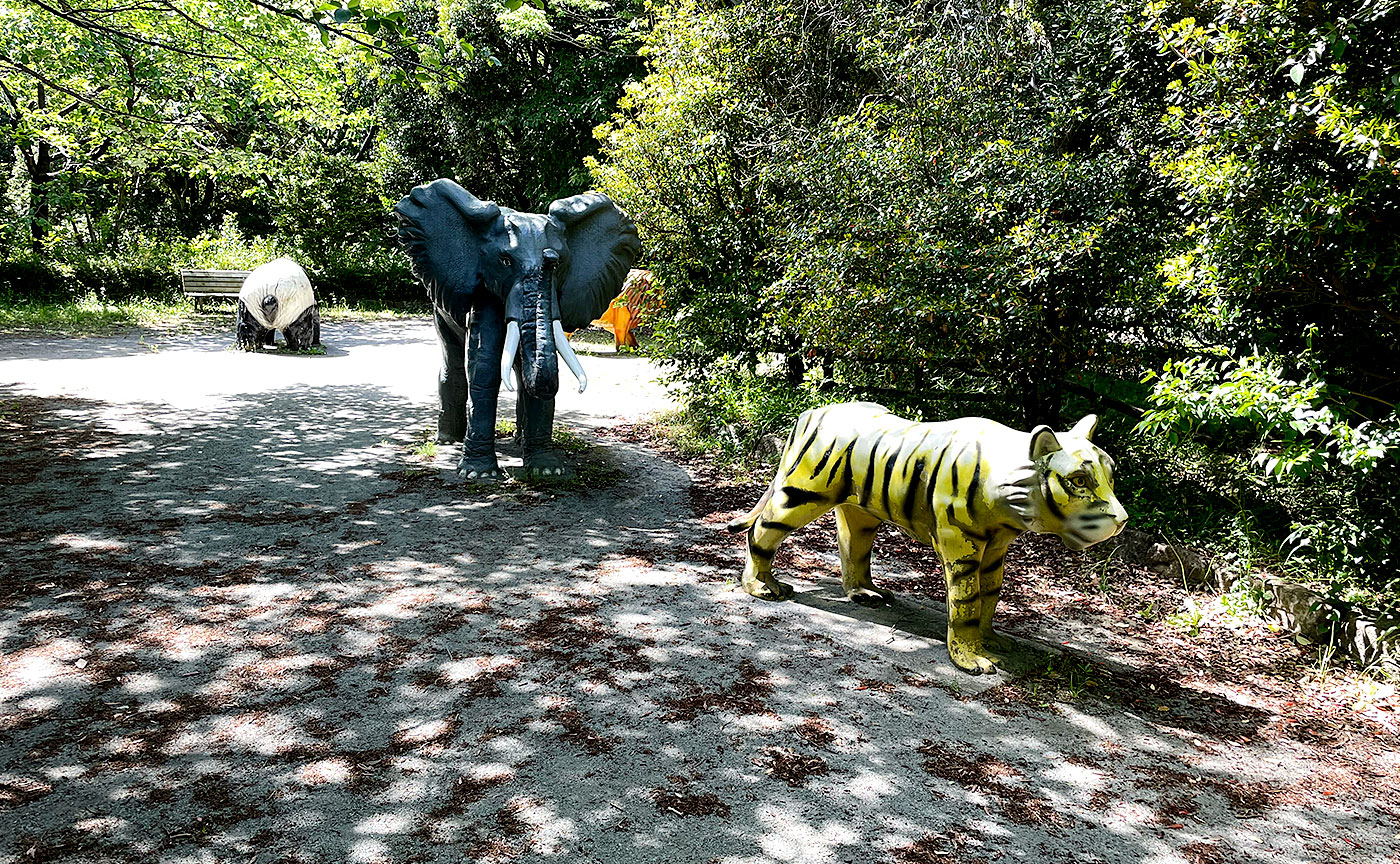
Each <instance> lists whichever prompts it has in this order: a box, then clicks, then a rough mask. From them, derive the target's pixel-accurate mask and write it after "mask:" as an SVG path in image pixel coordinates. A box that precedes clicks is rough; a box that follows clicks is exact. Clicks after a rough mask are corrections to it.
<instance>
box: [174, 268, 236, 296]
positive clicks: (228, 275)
mask: <svg viewBox="0 0 1400 864" xmlns="http://www.w3.org/2000/svg"><path fill="white" fill-rule="evenodd" d="M250 272H252V271H250V270H181V271H180V287H181V288H182V289H183V290H184V292H185V293H186V294H190V295H195V294H237V293H238V292H239V291H241V290H243V280H244V279H247V278H248V274H249V273H250Z"/></svg>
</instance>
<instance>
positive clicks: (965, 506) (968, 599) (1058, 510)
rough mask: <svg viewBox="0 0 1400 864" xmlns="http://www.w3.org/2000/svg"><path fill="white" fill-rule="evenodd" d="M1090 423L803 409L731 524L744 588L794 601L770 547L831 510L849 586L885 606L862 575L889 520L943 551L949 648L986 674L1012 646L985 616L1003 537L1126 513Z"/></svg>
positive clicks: (1080, 544) (863, 407)
mask: <svg viewBox="0 0 1400 864" xmlns="http://www.w3.org/2000/svg"><path fill="white" fill-rule="evenodd" d="M1097 424H1098V418H1097V417H1096V416H1095V415H1093V414H1090V415H1088V416H1087V417H1085V418H1084V419H1082V420H1080V421H1079V422H1078V423H1076V424H1075V426H1074V428H1073V429H1071V430H1070V431H1069V432H1068V433H1066V434H1064V435H1061V436H1057V435H1056V434H1055V433H1054V432H1052V431H1050V428H1049V427H1048V426H1037V427H1035V428H1034V429H1033V430H1031V431H1030V432H1029V433H1026V432H1018V431H1016V430H1015V429H1011V428H1009V427H1006V426H1003V425H1002V424H1000V423H996V422H994V421H991V420H984V419H982V418H980V417H966V418H963V419H961V420H950V421H947V422H942V423H915V422H913V421H910V420H904V419H902V418H900V417H896V416H895V415H893V414H891V413H890V412H889V410H888V409H887V408H885V407H884V406H883V405H876V404H874V403H871V402H848V403H842V404H837V405H829V406H826V407H824V408H814V409H812V410H810V411H806V412H804V413H803V414H802V416H800V417H798V418H797V423H796V424H795V425H794V426H793V429H792V433H791V434H790V435H789V436H788V439H787V444H786V446H785V447H784V448H783V454H782V457H781V458H780V459H779V462H778V470H777V473H776V474H774V476H773V482H772V483H771V484H769V486H768V490H767V491H766V492H764V493H763V497H762V498H761V499H760V500H759V502H758V504H756V505H755V506H754V508H753V510H751V511H749V512H748V513H746V514H745V515H743V516H740V517H739V518H737V519H735V520H733V521H732V522H730V523H729V526H728V527H729V530H730V531H733V532H736V533H737V532H739V531H744V530H747V532H748V562H747V563H746V564H745V565H744V576H743V585H744V590H745V591H747V592H748V593H750V594H752V595H753V596H755V597H762V598H765V599H770V600H786V599H787V598H789V597H791V596H792V586H791V585H787V584H785V583H783V582H779V581H778V580H777V579H775V578H773V553H774V552H775V551H776V550H777V548H778V544H780V543H782V541H783V538H785V537H787V535H789V534H791V533H792V532H793V531H796V530H797V529H798V528H801V527H802V526H803V525H806V524H807V523H808V522H811V521H812V520H813V519H816V518H817V517H818V516H821V515H822V514H823V513H826V512H827V511H828V510H831V509H833V508H834V509H835V510H836V539H837V545H838V547H839V549H840V552H841V584H842V586H843V587H844V588H845V589H846V596H847V597H849V598H851V600H853V601H855V602H856V603H860V604H861V605H866V606H875V605H879V604H881V603H883V602H884V601H885V600H886V599H888V598H889V596H890V593H889V592H888V591H884V590H881V589H879V588H876V587H875V584H874V583H873V582H872V581H871V579H870V547H871V544H872V543H873V542H874V539H875V532H876V530H877V529H878V528H879V527H880V525H881V524H882V523H885V522H892V523H894V525H895V526H896V527H898V528H899V529H900V530H901V531H903V532H904V533H905V534H906V535H908V536H909V537H912V538H913V539H914V540H917V541H918V542H920V543H924V544H926V545H929V546H932V547H933V548H934V549H935V550H936V551H937V552H938V555H939V557H940V558H941V559H942V560H943V576H944V579H945V581H946V582H947V586H948V655H949V657H951V658H952V660H953V663H954V664H955V665H957V667H958V668H959V669H962V670H964V671H966V672H970V673H972V674H974V675H977V674H981V673H983V672H991V671H993V670H995V669H996V667H997V665H998V664H999V663H1000V662H1002V654H1003V653H1004V652H1005V651H1006V650H1007V649H1008V648H1009V647H1010V646H1009V644H1008V643H1007V642H1006V641H1005V640H1004V639H1002V637H1000V636H999V635H997V634H996V633H994V632H993V631H992V612H993V610H995V609H996V605H997V599H998V597H999V595H1000V593H1001V581H1002V562H1003V561H1004V560H1005V557H1006V549H1007V546H1009V545H1010V544H1011V541H1012V540H1014V539H1016V538H1017V537H1018V536H1020V535H1021V534H1022V533H1024V532H1026V531H1035V532H1039V533H1044V534H1056V535H1058V536H1059V537H1060V539H1061V540H1063V541H1064V544H1065V545H1066V546H1068V547H1069V548H1071V549H1074V550H1079V549H1084V548H1087V547H1088V546H1091V545H1093V544H1095V543H1098V542H1099V541H1101V540H1107V539H1108V538H1109V537H1112V536H1114V535H1115V534H1117V533H1118V532H1119V531H1122V530H1123V525H1124V524H1125V523H1126V522H1127V519H1128V514H1127V512H1126V511H1125V510H1124V509H1123V505H1122V504H1120V503H1119V502H1118V498H1117V497H1116V496H1115V495H1114V494H1113V460H1112V459H1111V458H1110V457H1109V455H1108V454H1107V453H1105V452H1104V451H1103V450H1100V449H1099V448H1098V447H1096V446H1095V445H1094V444H1092V443H1091V442H1090V441H1089V438H1090V437H1091V436H1092V435H1093V434H1094V427H1095V426H1096V425H1097Z"/></svg>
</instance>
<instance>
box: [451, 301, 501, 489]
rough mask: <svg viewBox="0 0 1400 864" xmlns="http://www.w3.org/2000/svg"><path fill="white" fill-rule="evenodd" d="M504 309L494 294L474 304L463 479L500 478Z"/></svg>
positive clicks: (469, 339) (469, 341)
mask: <svg viewBox="0 0 1400 864" xmlns="http://www.w3.org/2000/svg"><path fill="white" fill-rule="evenodd" d="M505 328H506V320H505V310H504V309H503V308H502V307H501V304H500V303H499V302H498V301H495V299H494V298H483V299H481V300H478V302H477V303H476V304H475V305H474V306H473V308H472V316H471V324H470V326H469V327H468V330H467V357H466V362H467V411H466V419H467V424H466V426H467V428H466V438H465V439H464V440H463V441H462V461H461V462H460V463H458V465H457V474H458V476H460V477H461V478H462V479H464V480H499V479H500V478H501V477H502V476H504V475H502V474H501V466H500V463H498V462H497V461H496V399H497V398H498V397H499V396H500V392H501V351H502V349H503V348H505V341H506V333H505Z"/></svg>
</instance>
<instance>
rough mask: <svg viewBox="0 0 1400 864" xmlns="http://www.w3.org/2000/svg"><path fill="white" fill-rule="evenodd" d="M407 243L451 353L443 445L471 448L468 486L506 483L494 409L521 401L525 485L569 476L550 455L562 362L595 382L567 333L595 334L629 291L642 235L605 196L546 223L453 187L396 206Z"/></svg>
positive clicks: (568, 207)
mask: <svg viewBox="0 0 1400 864" xmlns="http://www.w3.org/2000/svg"><path fill="white" fill-rule="evenodd" d="M394 211H395V215H396V216H397V217H398V220H399V242H400V243H401V244H402V245H403V247H404V250H405V251H406V252H407V253H408V257H409V259H410V260H411V262H412V267H413V272H414V274H415V275H416V276H417V277H418V278H419V279H420V280H422V282H423V284H424V285H425V286H426V287H427V289H428V295H429V296H430V297H431V298H432V301H433V321H434V324H435V325H436V327H437V335H438V341H439V343H440V344H441V346H442V370H441V372H440V373H439V375H438V397H439V399H440V402H441V411H440V413H439V414H438V434H437V440H438V441H439V442H440V443H451V442H457V441H461V442H462V460H461V462H460V463H458V466H457V474H458V476H459V477H460V478H462V479H464V480H472V481H493V480H499V479H501V477H502V476H503V475H502V473H501V468H500V464H499V463H498V462H497V460H496V446H495V440H496V399H497V396H498V395H499V392H500V387H501V385H502V383H504V384H505V386H506V388H507V389H514V388H513V387H512V385H511V381H510V376H511V372H512V371H514V373H515V374H516V376H517V377H518V379H519V382H520V386H521V392H520V393H519V395H518V398H517V410H516V418H517V424H518V425H517V430H516V432H517V436H518V437H519V440H520V441H521V445H522V450H523V456H524V463H525V474H526V476H527V477H550V476H561V475H563V474H564V473H565V467H564V464H563V462H562V460H561V459H560V458H559V455H558V454H557V453H556V452H555V451H554V448H553V446H552V445H551V439H552V437H553V432H554V397H555V394H557V393H558V392H559V364H558V361H557V360H556V358H555V354H556V352H557V353H558V355H559V356H560V357H562V358H563V360H564V362H565V363H566V364H567V365H568V367H569V370H570V371H571V372H573V374H574V377H575V378H576V379H577V380H578V384H579V392H580V393H581V392H583V390H584V388H585V387H586V386H587V385H588V378H587V376H585V375H584V373H583V368H582V367H581V366H580V365H579V362H578V357H577V356H575V354H574V352H573V350H572V349H571V348H570V347H569V340H568V337H567V336H566V335H565V334H566V333H568V332H571V331H573V330H577V329H579V328H581V327H585V326H587V325H588V323H589V322H590V321H592V320H593V319H594V318H596V317H598V315H599V314H601V313H602V312H603V310H604V309H606V308H607V307H608V303H609V302H611V301H612V299H613V298H614V297H616V296H617V295H618V293H619V292H620V291H621V290H622V283H623V279H624V278H625V277H626V276H627V271H628V269H629V268H630V267H631V266H632V262H633V260H635V259H636V257H637V253H638V252H639V251H640V250H641V241H640V240H639V239H638V237H637V228H636V226H635V225H633V224H632V220H631V219H629V218H627V216H626V214H624V213H623V212H622V211H621V210H620V209H618V207H617V205H615V204H613V202H612V201H611V200H609V199H608V197H607V196H606V195H601V194H598V193H596V192H592V193H586V194H583V195H574V196H573V197H571V198H561V199H559V200H558V201H555V202H554V203H553V204H550V205H549V213H548V215H542V214H538V213H521V212H518V211H515V210H511V209H509V208H506V207H500V206H498V205H496V204H495V203H494V202H491V201H482V200H480V199H478V198H476V197H475V196H473V195H472V194H471V193H470V192H468V191H467V190H465V189H463V188H462V187H461V186H459V185H457V184H456V183H455V182H453V181H452V180H448V179H446V178H441V179H438V180H434V181H433V182H431V183H428V184H425V185H422V186H418V187H416V188H414V189H413V191H412V192H410V193H409V194H408V195H407V196H405V197H404V198H403V199H402V200H400V201H399V203H398V204H397V205H395V207H394Z"/></svg>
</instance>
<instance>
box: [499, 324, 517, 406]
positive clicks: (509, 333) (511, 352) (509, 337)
mask: <svg viewBox="0 0 1400 864" xmlns="http://www.w3.org/2000/svg"><path fill="white" fill-rule="evenodd" d="M519 347H520V322H519V321H507V322H506V347H505V350H503V351H502V352H501V383H502V384H504V385H506V389H507V390H509V391H511V392H512V393H514V392H515V385H514V384H512V383H510V373H511V369H512V367H514V366H515V351H516V349H517V348H519Z"/></svg>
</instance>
